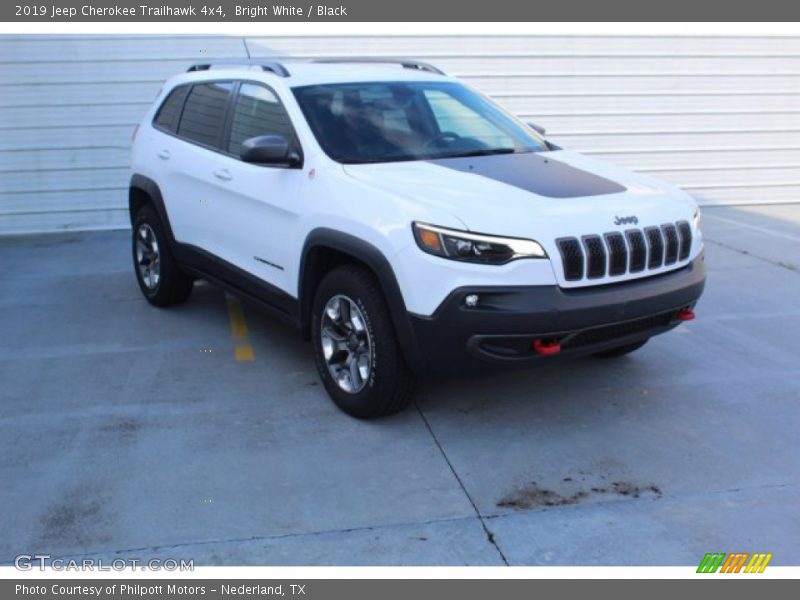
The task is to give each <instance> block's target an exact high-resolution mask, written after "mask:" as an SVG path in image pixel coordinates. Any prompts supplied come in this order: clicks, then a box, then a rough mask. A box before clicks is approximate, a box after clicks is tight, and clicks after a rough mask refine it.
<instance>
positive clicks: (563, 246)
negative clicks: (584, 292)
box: [556, 238, 583, 281]
mask: <svg viewBox="0 0 800 600" xmlns="http://www.w3.org/2000/svg"><path fill="white" fill-rule="evenodd" d="M556 244H558V251H559V252H560V253H561V262H562V263H563V264H564V278H565V279H566V280H567V281H577V280H578V279H581V278H582V277H583V251H582V250H581V245H580V244H579V243H578V240H576V239H575V238H564V239H561V240H557V241H556Z"/></svg>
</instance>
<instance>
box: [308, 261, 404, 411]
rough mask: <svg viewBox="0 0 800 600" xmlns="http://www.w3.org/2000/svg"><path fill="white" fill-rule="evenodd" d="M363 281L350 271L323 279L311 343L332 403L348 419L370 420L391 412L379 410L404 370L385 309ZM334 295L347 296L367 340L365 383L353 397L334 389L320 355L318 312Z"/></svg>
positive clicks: (313, 314)
mask: <svg viewBox="0 0 800 600" xmlns="http://www.w3.org/2000/svg"><path fill="white" fill-rule="evenodd" d="M359 275H361V276H359ZM363 277H364V275H363V274H359V273H358V272H357V271H355V270H353V269H336V270H334V271H332V272H331V273H329V274H328V275H326V276H325V277H324V278H323V280H322V282H321V283H320V286H319V288H318V289H317V292H316V294H315V296H314V302H313V305H312V315H311V339H312V343H313V345H314V358H315V364H316V367H317V371H318V373H319V376H320V379H321V380H322V383H323V385H324V387H325V389H326V390H327V392H328V394H329V395H330V396H331V398H332V399H333V401H334V402H335V403H336V404H337V406H339V408H341V409H342V410H343V411H344V412H346V413H347V414H349V415H352V416H354V417H358V418H370V417H374V416H381V415H383V414H386V413H388V412H394V410H393V409H392V410H386V409H384V408H383V406H384V403H385V402H386V399H387V398H389V397H391V396H392V395H393V394H394V393H395V390H393V389H392V388H393V387H394V385H395V379H396V377H397V375H398V373H399V372H402V370H404V369H405V364H404V363H402V362H399V361H403V359H402V357H401V356H399V353H398V352H397V348H396V338H395V334H394V328H393V326H392V323H391V322H390V321H389V312H388V307H387V306H386V303H385V301H384V300H383V299H382V298H376V296H375V294H374V292H372V293H371V290H370V289H369V288H368V286H366V285H364V280H363ZM336 295H342V296H347V297H348V298H349V299H350V300H352V301H353V302H354V303H355V304H356V306H358V308H359V310H360V311H361V314H362V315H363V316H364V321H365V323H364V325H365V327H366V328H367V332H368V333H369V336H370V340H371V344H370V360H371V363H370V364H371V370H370V376H369V381H368V382H367V384H366V385H365V386H364V388H363V389H361V390H360V391H358V392H356V393H355V394H351V393H348V392H345V391H344V390H342V389H341V388H340V387H339V386H338V384H337V383H336V381H334V379H333V377H331V374H330V372H329V371H328V367H327V365H326V362H325V358H324V356H323V354H322V344H321V335H320V330H321V320H322V312H323V310H324V307H325V305H326V304H327V302H328V300H330V299H331V298H333V297H334V296H336ZM378 303H381V305H378Z"/></svg>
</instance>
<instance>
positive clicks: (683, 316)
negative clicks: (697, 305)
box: [678, 308, 694, 321]
mask: <svg viewBox="0 0 800 600" xmlns="http://www.w3.org/2000/svg"><path fill="white" fill-rule="evenodd" d="M692 319H694V311H693V310H692V309H690V308H682V309H680V310H679V311H678V321H691V320H692Z"/></svg>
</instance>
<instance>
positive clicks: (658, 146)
mask: <svg viewBox="0 0 800 600" xmlns="http://www.w3.org/2000/svg"><path fill="white" fill-rule="evenodd" d="M248 51H249V52H250V54H251V55H252V56H276V55H293V56H300V57H315V56H330V55H378V56H381V55H384V56H393V55H394V56H397V55H406V56H413V57H417V58H421V59H425V60H429V61H431V62H433V63H435V64H436V65H438V66H440V67H442V68H443V69H444V70H445V71H447V72H448V73H452V74H454V75H457V76H460V77H462V78H464V79H465V80H466V81H467V82H469V83H470V84H472V85H474V86H475V87H477V88H478V89H480V90H482V91H484V92H486V93H488V94H490V95H492V96H494V97H495V98H497V99H498V100H499V101H500V102H502V103H503V104H505V105H506V106H507V107H509V108H510V109H511V110H512V111H514V112H516V113H517V114H519V115H520V116H522V117H523V118H525V119H527V120H535V121H536V122H538V123H540V124H542V125H544V126H545V127H547V129H548V134H549V135H550V136H551V137H552V139H553V140H554V141H555V142H557V143H559V144H562V145H564V146H567V147H570V148H573V149H576V150H580V151H583V152H586V153H590V154H594V155H597V156H600V157H603V158H607V159H609V160H612V161H615V162H617V163H620V164H624V165H627V166H629V167H632V168H635V169H640V170H643V171H646V172H648V173H652V174H654V175H656V176H658V177H661V178H663V179H666V180H668V181H671V182H673V183H676V184H678V185H681V186H684V187H685V188H686V189H688V190H689V191H690V192H691V193H693V194H695V195H696V196H697V197H698V198H699V199H700V201H701V202H703V203H706V204H709V203H766V202H786V201H796V200H797V199H798V197H800V37H782V38H781V37H674V36H673V37H652V36H648V37H616V36H608V37H597V36H579V37H570V36H552V37H551V36H527V37H520V36H513V37H506V36H503V37H487V36H481V37H477V36H425V37H420V36H398V37H395V36H393V37H270V38H248V39H243V38H237V37H196V36H172V37H146V36H128V37H121V36H107V37H98V36H71V37H70V36H59V37H54V36H3V37H0V233H8V232H26V231H43V230H64V229H86V228H105V227H119V226H126V224H127V221H126V218H127V216H126V214H125V203H126V186H127V181H128V172H127V164H128V147H129V144H130V136H131V132H132V129H133V126H134V124H135V123H136V122H137V121H138V119H139V118H140V116H141V114H142V113H143V112H144V111H145V110H146V108H147V106H148V104H149V103H150V101H151V100H152V99H153V97H154V96H155V94H156V92H157V91H158V89H159V87H160V85H161V83H162V81H163V80H164V79H165V78H166V77H168V76H169V75H171V74H173V73H175V72H178V71H181V70H183V69H185V68H186V67H187V65H188V64H189V63H191V62H192V61H196V60H199V59H203V58H206V57H209V56H215V57H223V56H225V57H232V56H236V57H244V56H246V55H247V52H248Z"/></svg>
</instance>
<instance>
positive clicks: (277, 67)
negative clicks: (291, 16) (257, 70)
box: [186, 58, 291, 77]
mask: <svg viewBox="0 0 800 600" xmlns="http://www.w3.org/2000/svg"><path fill="white" fill-rule="evenodd" d="M237 65H238V66H243V67H246V66H249V67H261V69H262V70H263V71H269V72H271V73H275V75H277V76H278V77H290V76H291V74H290V73H289V71H288V70H287V69H286V67H284V66H283V65H282V64H281V63H279V62H269V61H266V62H265V61H263V60H255V59H251V58H239V59H237V58H223V59H220V60H209V61H206V62H201V63H195V64H193V65H192V66H191V67H189V68H188V69H187V71H186V72H187V73H191V72H192V71H208V70H209V69H210V68H211V67H216V66H237Z"/></svg>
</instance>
